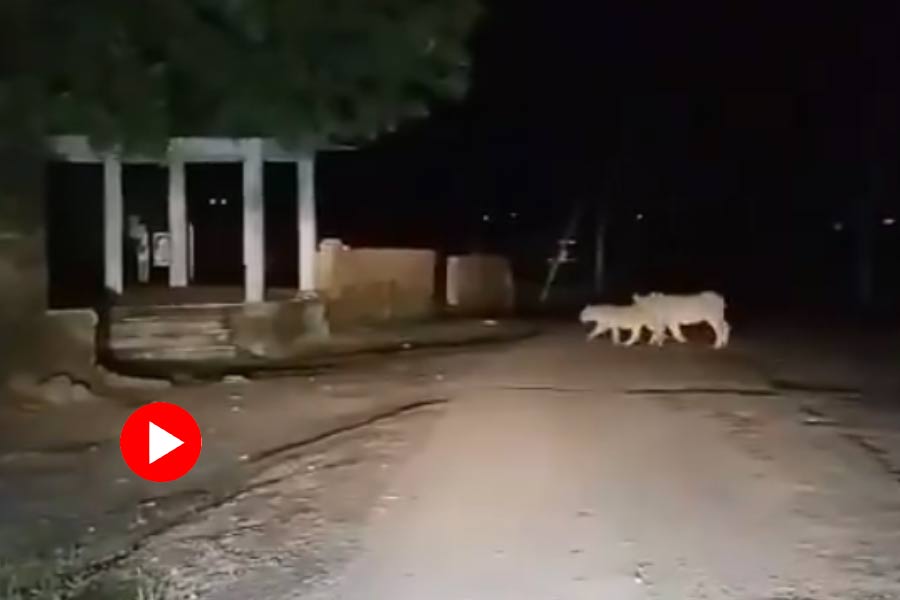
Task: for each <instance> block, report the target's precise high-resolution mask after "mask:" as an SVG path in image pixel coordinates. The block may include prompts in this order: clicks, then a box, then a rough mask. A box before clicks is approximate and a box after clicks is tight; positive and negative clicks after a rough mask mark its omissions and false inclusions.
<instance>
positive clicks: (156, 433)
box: [147, 421, 184, 465]
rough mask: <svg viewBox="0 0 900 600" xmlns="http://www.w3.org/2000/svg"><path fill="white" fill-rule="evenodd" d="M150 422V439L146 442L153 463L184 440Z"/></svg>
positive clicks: (180, 444) (182, 443)
mask: <svg viewBox="0 0 900 600" xmlns="http://www.w3.org/2000/svg"><path fill="white" fill-rule="evenodd" d="M149 423H150V441H149V443H148V444H147V446H148V448H149V451H150V462H149V464H151V465H152V464H153V463H155V462H156V461H158V460H159V459H161V458H162V457H163V456H165V455H166V454H168V453H169V452H171V451H172V450H174V449H176V448H178V447H180V446H183V445H184V442H183V441H182V440H179V439H178V438H177V437H175V436H174V435H172V434H171V433H169V432H168V431H166V430H165V429H163V428H162V427H160V426H158V425H156V424H155V423H154V422H153V421H149Z"/></svg>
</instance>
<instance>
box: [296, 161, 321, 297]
mask: <svg viewBox="0 0 900 600" xmlns="http://www.w3.org/2000/svg"><path fill="white" fill-rule="evenodd" d="M315 156H316V155H315V152H314V151H311V150H310V151H308V152H307V153H305V154H303V155H302V156H300V157H299V158H298V159H297V238H298V261H297V262H298V265H297V266H298V269H299V273H298V282H299V284H300V285H299V287H300V290H299V291H300V295H301V296H302V295H313V294H315V292H316V243H317V241H318V239H317V236H318V233H317V231H316V180H315V176H316V174H315V170H316V168H315V167H316V163H315Z"/></svg>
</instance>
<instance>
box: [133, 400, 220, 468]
mask: <svg viewBox="0 0 900 600" xmlns="http://www.w3.org/2000/svg"><path fill="white" fill-rule="evenodd" d="M202 447H203V439H202V437H201V435H200V427H199V426H198V425H197V421H195V420H194V417H192V416H191V413H189V412H188V411H186V410H184V409H183V408H181V407H180V406H176V405H174V404H169V403H168V402H154V403H152V404H148V405H146V406H142V407H141V408H139V409H137V410H136V411H134V412H133V413H131V416H130V417H128V420H127V421H125V425H123V426H122V434H121V435H120V436H119V448H120V449H121V450H122V458H123V459H125V464H127V465H128V468H129V469H131V470H132V471H134V474H135V475H137V476H138V477H140V478H142V479H147V480H148V481H156V482H163V481H173V480H175V479H178V478H180V477H183V476H184V475H186V474H187V472H188V471H190V470H191V469H192V468H193V467H194V464H196V462H197V459H198V458H200V449H201V448H202Z"/></svg>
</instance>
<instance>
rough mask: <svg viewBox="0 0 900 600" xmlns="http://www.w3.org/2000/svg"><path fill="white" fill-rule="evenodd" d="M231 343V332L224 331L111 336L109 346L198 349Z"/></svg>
mask: <svg viewBox="0 0 900 600" xmlns="http://www.w3.org/2000/svg"><path fill="white" fill-rule="evenodd" d="M230 341H231V332H230V331H228V330H222V331H219V332H215V333H207V334H202V335H197V334H194V335H177V334H172V335H169V336H160V335H154V336H117V335H113V336H111V339H110V340H109V345H110V347H111V348H112V349H113V350H136V349H141V348H176V349H177V348H182V347H187V348H197V347H204V346H223V345H228V344H229V343H230Z"/></svg>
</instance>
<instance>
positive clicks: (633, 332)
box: [625, 325, 644, 346]
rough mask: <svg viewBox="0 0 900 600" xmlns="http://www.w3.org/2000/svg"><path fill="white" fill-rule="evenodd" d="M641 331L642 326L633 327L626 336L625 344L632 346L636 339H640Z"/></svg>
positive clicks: (642, 329)
mask: <svg viewBox="0 0 900 600" xmlns="http://www.w3.org/2000/svg"><path fill="white" fill-rule="evenodd" d="M643 331H644V328H643V327H641V326H640V325H639V326H637V327H634V328H633V329H632V330H631V335H630V336H629V337H628V339H627V340H625V345H626V346H634V345H635V344H636V343H637V341H638V340H639V339H641V333H642V332H643Z"/></svg>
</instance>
